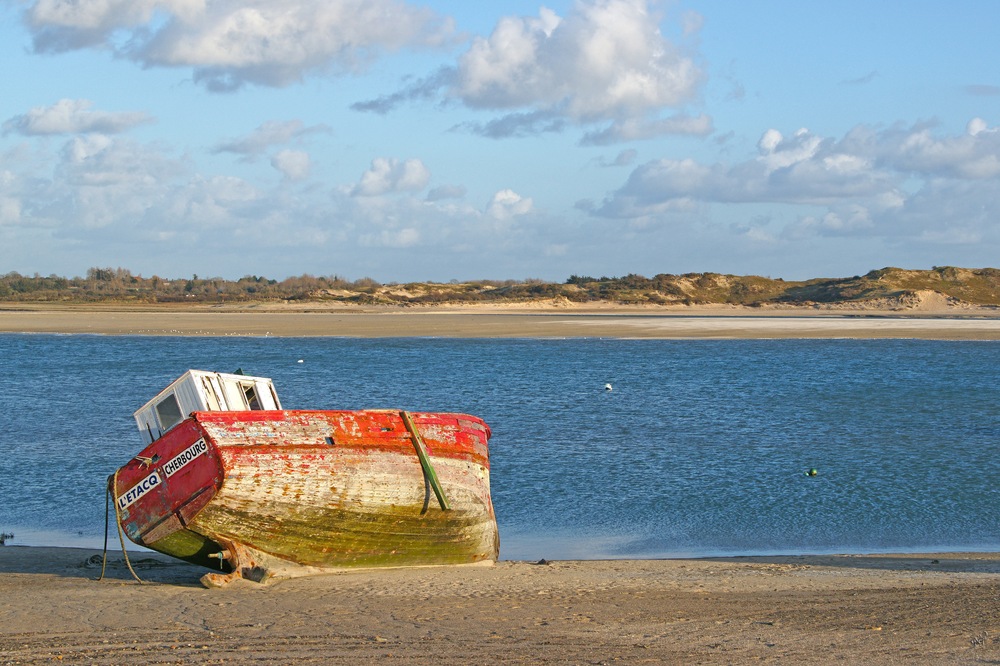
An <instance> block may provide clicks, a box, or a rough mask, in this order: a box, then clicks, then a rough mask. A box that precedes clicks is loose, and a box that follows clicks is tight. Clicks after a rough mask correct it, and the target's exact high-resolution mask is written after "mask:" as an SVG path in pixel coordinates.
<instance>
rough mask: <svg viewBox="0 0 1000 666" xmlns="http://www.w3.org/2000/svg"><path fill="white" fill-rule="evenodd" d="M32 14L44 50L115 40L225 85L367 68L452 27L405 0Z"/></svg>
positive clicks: (46, 3)
mask: <svg viewBox="0 0 1000 666" xmlns="http://www.w3.org/2000/svg"><path fill="white" fill-rule="evenodd" d="M26 16H27V20H28V23H29V26H30V27H31V28H32V30H33V31H34V46H35V50H36V51H39V52H60V51H69V50H73V49H80V48H102V49H104V48H110V49H112V50H113V51H115V52H116V53H117V54H118V55H120V56H123V57H127V58H130V59H132V60H134V61H136V62H138V63H140V64H142V65H143V66H146V67H155V66H161V67H190V68H192V69H193V70H194V78H195V80H196V81H198V82H200V83H202V84H204V85H205V86H206V87H208V88H209V89H211V90H216V91H226V90H233V89H236V88H239V87H241V86H243V85H245V84H247V83H254V84H258V85H265V86H285V85H288V84H290V83H294V82H296V81H300V80H301V79H302V78H303V77H304V76H305V75H306V74H309V73H325V72H329V71H331V70H333V71H341V72H353V71H358V70H360V69H362V68H364V67H365V65H366V64H367V63H368V62H369V61H370V60H371V59H372V58H373V57H374V56H375V55H377V54H378V53H379V52H380V51H383V50H389V51H392V50H398V49H402V48H408V47H415V48H420V47H433V46H438V45H440V44H442V43H443V42H444V41H445V40H446V39H448V38H449V36H450V35H451V33H452V31H453V28H452V25H451V22H450V21H449V20H446V19H443V18H441V17H438V16H437V15H435V14H434V13H433V12H431V11H430V10H428V9H426V8H422V7H417V6H414V5H411V4H408V3H406V2H402V1H400V0H284V2H281V3H274V2H271V1H270V0H36V1H35V2H34V3H33V4H31V6H30V7H29V8H28V11H27V14H26Z"/></svg>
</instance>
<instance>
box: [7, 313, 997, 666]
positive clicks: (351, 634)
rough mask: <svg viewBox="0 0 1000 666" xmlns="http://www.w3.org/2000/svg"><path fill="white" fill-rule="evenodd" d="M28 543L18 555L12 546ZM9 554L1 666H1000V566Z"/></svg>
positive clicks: (968, 324)
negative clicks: (346, 561)
mask: <svg viewBox="0 0 1000 666" xmlns="http://www.w3.org/2000/svg"><path fill="white" fill-rule="evenodd" d="M0 332H24V333H64V334H65V333H90V334H104V335H218V336H227V335H232V336H264V335H273V336H352V337H354V336H357V337H380V336H440V337H445V336H447V337H481V338H482V337H485V338H489V337H497V338H500V337H539V338H542V337H622V338H720V339H726V338H925V339H955V340H998V339H1000V319H998V318H997V313H996V312H995V311H993V310H964V311H961V312H953V311H919V312H902V313H901V312H884V311H870V310H863V311H843V312H831V311H801V310H797V311H759V310H739V309H727V308H714V309H706V308H703V309H696V308H688V309H683V310H669V311H665V310H662V309H659V310H658V309H629V308H618V307H607V308H587V309H585V308H578V309H554V308H548V309H526V308H434V309H416V308H405V309H381V310H380V309H374V308H370V309H351V308H346V309H345V308H336V307H302V306H298V307H289V306H267V307H264V306H259V307H250V308H247V307H242V308H235V307H225V308H212V307H185V308H177V307H143V308H131V307H120V306H119V307H115V306H103V305H102V306H87V307H73V306H59V307H53V306H38V305H28V306H25V305H16V304H0ZM11 544H14V545H11ZM100 555H101V553H100V551H97V550H90V549H80V548H49V547H31V546H19V545H16V541H14V540H11V541H9V542H8V545H7V546H2V547H0V597H2V599H3V603H2V604H0V664H35V663H86V664H125V663H206V664H225V663H232V664H236V663H240V664H243V663H267V664H272V663H273V664H292V663H296V664H302V663H307V664H328V663H346V664H369V663H389V664H393V663H398V664H424V663H426V664H430V663H435V664H470V663H531V664H535V663H551V664H612V663H623V664H642V663H650V664H658V663H685V664H688V663H690V664H756V663H778V662H781V663H816V664H827V663H832V662H838V661H839V662H844V663H871V664H896V663H913V664H940V663H967V664H982V663H998V661H1000V604H998V603H997V600H998V598H1000V554H992V553H952V554H908V555H867V556H865V555H851V556H847V555H845V556H804V557H800V556H780V557H770V558H761V557H746V558H725V559H691V560H611V561H551V562H546V561H542V562H519V561H501V562H499V563H497V564H496V565H495V566H492V567H461V568H450V569H449V568H426V569H409V570H406V569H400V570H382V571H356V572H347V573H342V574H331V575H323V576H316V577H310V578H300V579H294V580H284V581H273V582H269V583H268V584H267V585H263V586H262V585H257V584H254V583H248V582H245V581H239V582H237V583H236V584H234V585H232V586H230V587H228V588H226V589H222V590H206V589H203V588H202V587H201V585H200V584H199V580H198V579H199V577H200V576H201V574H202V573H204V570H203V569H200V568H197V567H193V566H191V565H188V564H185V563H183V562H180V561H176V560H172V559H170V558H167V557H165V556H161V555H158V554H150V553H148V552H141V553H134V554H133V563H134V564H135V569H136V571H137V572H138V573H139V575H140V576H141V577H142V578H143V579H144V580H145V581H146V583H145V584H139V583H137V582H135V581H134V580H133V579H132V577H131V574H130V573H129V571H128V569H127V568H126V567H125V565H124V562H123V560H122V554H121V552H119V551H113V552H112V553H111V554H110V555H109V563H108V567H107V572H106V578H105V580H103V581H97V580H95V579H96V577H97V576H98V575H99V574H100V571H101V565H100V560H101V557H100Z"/></svg>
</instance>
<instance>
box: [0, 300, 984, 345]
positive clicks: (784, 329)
mask: <svg viewBox="0 0 1000 666" xmlns="http://www.w3.org/2000/svg"><path fill="white" fill-rule="evenodd" d="M0 333H63V334H98V335H151V336H234V337H263V336H274V337H361V338H378V337H441V338H645V339H795V338H798V339H845V338H848V339H849V338H858V339H878V338H912V339H928V340H1000V311H998V310H997V309H996V308H971V307H969V308H938V309H930V308H927V309H910V310H880V309H871V308H837V309H833V308H824V309H818V308H806V307H786V308H750V307H738V306H733V307H720V306H673V307H649V306H636V307H629V306H618V305H610V304H599V305H588V306H570V307H566V306H562V307H556V306H550V307H539V306H534V307H532V306H527V305H525V306H522V305H508V306H496V305H476V306H466V305H457V306H435V307H392V306H344V305H339V304H324V303H295V304H282V303H264V304H239V305H229V304H227V305H186V304H181V305H176V304H164V305H156V304H153V305H148V304H145V305H121V304H92V305H63V304H58V305H56V304H38V303H0Z"/></svg>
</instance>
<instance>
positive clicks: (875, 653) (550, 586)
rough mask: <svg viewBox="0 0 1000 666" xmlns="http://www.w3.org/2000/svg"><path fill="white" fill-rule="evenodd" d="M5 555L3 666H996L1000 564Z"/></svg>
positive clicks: (0, 612)
mask: <svg viewBox="0 0 1000 666" xmlns="http://www.w3.org/2000/svg"><path fill="white" fill-rule="evenodd" d="M132 558H133V564H134V567H135V570H136V571H137V573H138V574H139V575H140V576H141V577H142V578H143V579H144V580H145V581H146V582H145V583H144V584H139V583H137V582H135V581H134V580H133V579H132V577H131V575H130V574H129V572H128V570H127V568H126V567H125V566H124V563H123V561H122V557H121V553H120V552H113V553H111V554H110V555H109V565H108V568H107V571H106V578H105V580H103V581H97V580H95V578H96V577H97V576H98V575H99V574H100V571H101V566H100V559H101V558H100V552H99V551H93V550H86V549H75V548H38V547H19V546H10V545H8V546H4V547H0V597H2V598H3V604H0V663H3V664H15V663H16V664H40V663H46V664H51V663H64V664H71V663H87V664H125V663H130V664H131V663H205V664H246V663H268V664H271V663H274V664H293V663H294V664H333V663H344V664H375V663H379V664H431V663H434V664H445V665H450V664H455V665H457V664H489V663H523V664H613V663H624V664H644V663H649V664H661V663H674V664H680V663H686V664H687V663H690V664H757V663H807V664H828V663H834V662H838V661H839V662H843V663H851V664H857V663H868V664H897V663H906V664H941V663H958V664H962V663H965V664H984V663H997V660H998V659H1000V604H998V603H997V599H998V594H1000V556H998V555H997V554H969V553H964V554H946V555H929V554H928V555H871V556H807V557H771V558H761V557H753V558H726V559H697V560H627V561H626V560H622V561H618V560H610V561H555V562H547V563H537V562H512V561H504V562H500V563H498V564H497V565H496V566H493V567H459V568H424V569H395V570H382V571H358V572H349V573H343V574H330V575H323V576H315V577H309V578H298V579H292V580H284V581H277V582H272V583H268V584H267V585H263V586H262V585H258V584H255V583H249V582H246V581H238V582H237V583H235V584H234V585H232V586H230V587H228V588H225V589H221V590H206V589H203V588H202V587H201V586H200V585H199V583H198V577H199V576H200V575H201V573H203V572H204V569H201V568H198V567H194V566H191V565H187V564H185V563H182V562H179V561H176V560H171V559H170V558H166V557H164V556H160V555H152V556H151V555H149V554H148V553H141V554H138V553H135V554H133V556H132Z"/></svg>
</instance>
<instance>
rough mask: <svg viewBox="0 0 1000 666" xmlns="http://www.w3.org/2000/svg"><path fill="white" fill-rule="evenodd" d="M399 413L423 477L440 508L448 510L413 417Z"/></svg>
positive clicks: (442, 491)
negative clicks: (408, 432)
mask: <svg viewBox="0 0 1000 666" xmlns="http://www.w3.org/2000/svg"><path fill="white" fill-rule="evenodd" d="M399 415H400V416H401V417H402V419H403V425H405V426H406V429H407V430H409V431H410V441H411V442H413V448H415V449H416V450H417V458H419V459H420V467H421V468H422V469H423V470H424V478H425V479H426V480H427V481H428V482H429V483H430V485H431V488H432V489H433V490H434V494H435V495H436V496H437V499H438V504H440V505H441V510H442V511H449V510H450V509H451V506H449V505H448V498H446V497H445V496H444V488H442V487H441V483H440V482H439V481H438V477H437V474H436V473H435V472H434V465H432V464H431V459H430V458H429V457H428V456H427V450H426V449H425V447H424V440H423V439H422V438H421V437H420V433H418V432H417V426H416V425H415V424H414V423H413V419H412V418H410V413H409V412H407V411H401V412H399Z"/></svg>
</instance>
